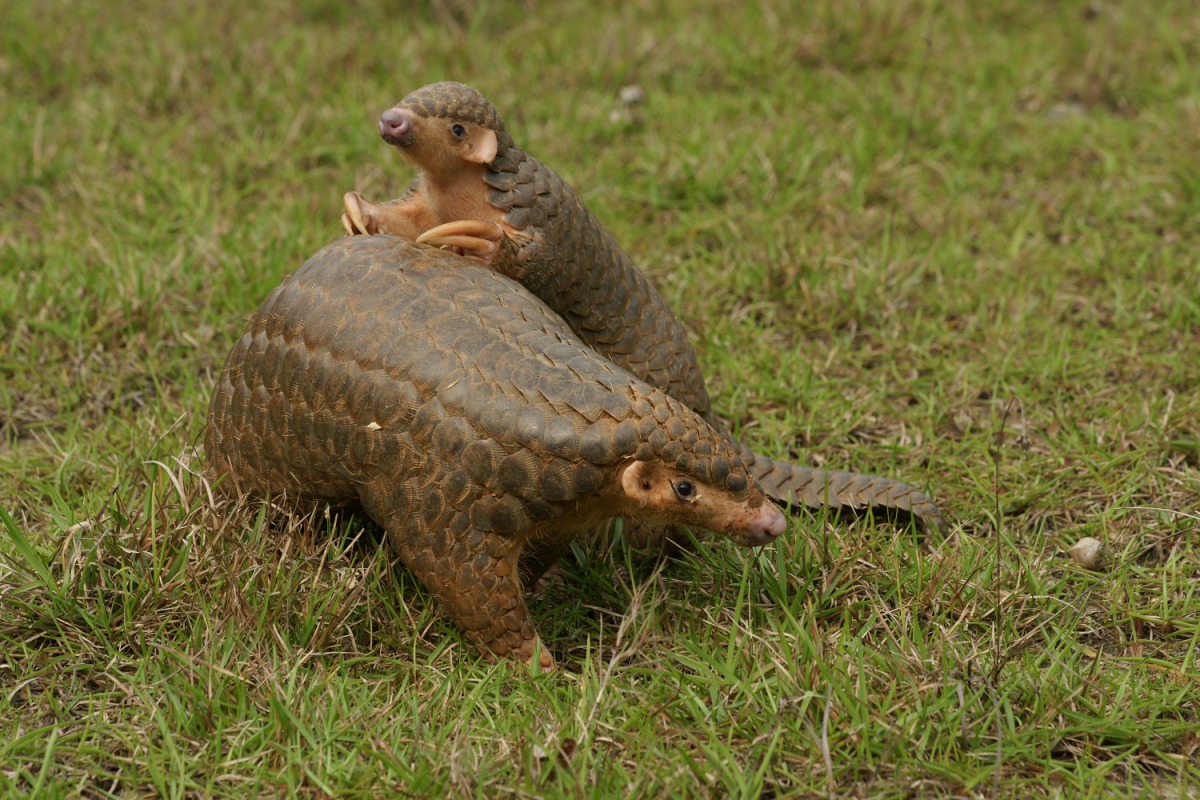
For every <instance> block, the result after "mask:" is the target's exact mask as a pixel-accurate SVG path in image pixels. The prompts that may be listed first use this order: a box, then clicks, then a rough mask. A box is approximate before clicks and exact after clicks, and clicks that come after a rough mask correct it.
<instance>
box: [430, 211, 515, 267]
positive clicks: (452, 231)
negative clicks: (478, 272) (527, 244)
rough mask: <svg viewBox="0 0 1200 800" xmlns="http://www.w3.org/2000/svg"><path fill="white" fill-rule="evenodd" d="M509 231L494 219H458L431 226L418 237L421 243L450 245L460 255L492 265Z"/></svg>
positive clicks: (441, 245) (446, 246)
mask: <svg viewBox="0 0 1200 800" xmlns="http://www.w3.org/2000/svg"><path fill="white" fill-rule="evenodd" d="M507 238H508V234H507V233H506V232H505V230H504V228H503V227H502V226H501V225H499V224H498V223H495V222H485V221H484V220H480V219H459V220H455V221H454V222H447V223H445V224H443V225H438V226H436V227H433V228H430V229H429V230H427V231H425V232H424V233H422V234H421V235H420V236H418V237H417V241H418V242H419V243H421V244H428V245H432V246H434V247H443V248H449V249H451V250H453V251H454V252H456V253H458V254H459V255H461V256H465V257H466V258H469V259H471V260H473V261H478V262H480V263H481V264H484V265H486V266H489V267H490V266H493V265H495V263H496V259H497V257H498V256H499V255H500V254H501V249H502V246H503V244H504V241H505V239H507Z"/></svg>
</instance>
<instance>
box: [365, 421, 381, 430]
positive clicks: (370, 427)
mask: <svg viewBox="0 0 1200 800" xmlns="http://www.w3.org/2000/svg"><path fill="white" fill-rule="evenodd" d="M382 429H383V426H382V425H380V424H379V423H378V422H376V421H374V420H371V422H369V423H368V424H367V430H369V431H378V430H382Z"/></svg>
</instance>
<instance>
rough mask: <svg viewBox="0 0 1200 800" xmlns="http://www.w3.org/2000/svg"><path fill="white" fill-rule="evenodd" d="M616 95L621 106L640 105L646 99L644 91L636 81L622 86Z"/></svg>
mask: <svg viewBox="0 0 1200 800" xmlns="http://www.w3.org/2000/svg"><path fill="white" fill-rule="evenodd" d="M617 97H618V98H620V100H621V105H623V106H640V105H641V104H642V103H644V102H645V101H646V92H645V91H643V90H642V87H641V86H638V85H637V84H636V83H631V84H629V85H628V86H622V87H621V91H619V92H617Z"/></svg>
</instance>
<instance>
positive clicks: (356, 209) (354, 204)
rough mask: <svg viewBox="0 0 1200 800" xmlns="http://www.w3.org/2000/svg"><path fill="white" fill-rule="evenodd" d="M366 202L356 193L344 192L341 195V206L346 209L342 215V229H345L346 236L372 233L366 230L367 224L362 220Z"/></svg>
mask: <svg viewBox="0 0 1200 800" xmlns="http://www.w3.org/2000/svg"><path fill="white" fill-rule="evenodd" d="M366 202H367V201H366V200H364V199H363V196H362V195H361V194H359V193H358V192H346V193H345V194H344V195H342V205H343V206H344V207H345V209H346V213H345V214H342V227H343V228H345V229H346V235H347V236H357V235H359V234H360V233H362V234H370V233H372V232H373V231H371V230H369V229H368V227H367V223H366V221H365V220H364V218H363V217H364V215H363V205H364V204H366Z"/></svg>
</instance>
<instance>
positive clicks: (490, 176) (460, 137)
mask: <svg viewBox="0 0 1200 800" xmlns="http://www.w3.org/2000/svg"><path fill="white" fill-rule="evenodd" d="M379 132H380V134H381V135H382V137H383V139H384V140H385V141H386V142H388V143H389V144H391V145H393V146H395V148H396V149H397V151H398V152H399V153H400V155H401V156H403V157H404V158H405V159H406V160H407V161H409V162H410V163H412V165H413V166H414V167H415V169H416V172H417V176H416V179H415V180H414V182H413V184H412V187H411V188H410V190H409V192H408V194H406V195H405V196H404V197H402V198H400V199H398V200H393V201H391V202H387V203H383V204H379V205H376V204H373V203H370V202H368V201H366V200H365V199H363V197H362V196H361V195H360V194H358V193H357V192H349V193H347V194H346V195H345V197H344V198H343V202H344V205H345V214H343V216H342V224H343V226H344V227H345V229H346V232H347V233H349V234H352V235H353V234H359V233H366V234H376V233H386V234H394V235H397V236H403V237H405V238H408V239H415V240H417V241H421V242H427V243H430V244H435V245H438V246H443V247H451V248H453V249H455V250H457V251H458V252H460V253H462V254H464V255H466V256H468V257H470V258H472V259H474V260H477V261H480V262H482V263H484V264H487V265H489V266H492V267H493V268H494V269H497V270H499V271H500V272H502V273H504V274H505V275H508V276H509V277H512V278H514V279H516V280H517V281H519V282H520V283H521V284H522V285H524V286H525V287H526V288H527V289H529V290H530V291H531V292H533V293H534V294H535V295H537V296H538V297H539V298H541V299H542V300H543V301H544V302H545V303H546V304H547V305H548V306H550V308H552V309H553V310H554V311H555V312H557V313H558V314H560V315H561V316H562V317H563V319H564V320H566V322H567V324H568V325H570V326H571V329H572V330H574V331H575V333H576V334H578V335H579V338H580V339H582V340H583V341H584V342H585V343H587V344H588V345H589V346H590V347H592V348H593V349H595V350H596V351H597V352H598V353H600V354H601V355H603V356H605V357H606V358H608V359H610V360H612V361H613V362H614V363H616V364H618V365H619V366H621V367H624V368H625V369H627V370H628V371H629V372H631V373H633V374H634V375H636V376H637V377H639V378H641V379H642V380H644V381H646V382H647V383H649V384H651V385H652V386H656V387H658V388H660V389H663V390H665V391H667V392H668V393H669V394H671V395H672V396H674V397H676V398H678V399H679V400H682V401H683V402H684V403H686V404H687V405H688V406H690V407H691V408H692V409H694V410H695V411H696V412H697V413H698V414H700V415H701V416H702V417H703V418H704V419H705V420H707V421H708V422H709V424H710V425H712V426H713V427H714V428H715V429H716V430H718V431H720V432H721V433H722V435H724V436H725V437H726V439H727V440H728V442H729V445H730V447H732V448H733V449H735V450H736V451H737V452H738V453H739V454H740V455H741V457H742V460H743V461H744V462H745V463H746V465H747V467H748V469H749V470H750V472H751V474H753V475H754V477H755V478H756V479H757V480H758V482H759V484H760V485H761V486H762V488H763V489H764V491H766V493H767V494H768V495H769V496H770V497H771V498H772V499H773V500H775V501H776V502H777V503H779V504H780V505H783V506H793V505H796V504H801V505H804V506H808V507H810V508H821V507H824V506H833V507H835V508H836V507H842V508H851V509H864V508H871V507H875V508H883V509H899V510H901V511H905V512H908V513H911V514H913V515H915V516H916V517H918V518H919V519H921V520H922V521H923V522H924V523H925V524H927V525H931V526H933V527H938V526H940V525H941V516H940V514H939V512H938V509H937V506H936V505H934V503H933V501H931V500H930V499H929V498H928V497H927V496H925V494H923V493H922V492H920V491H919V490H917V489H916V488H914V487H912V486H909V485H907V484H904V483H900V482H899V481H895V480H891V479H890V478H883V477H879V476H875V475H859V474H855V473H850V472H840V471H825V470H817V469H809V468H806V467H799V466H796V465H793V464H788V463H784V462H781V461H776V460H775V459H772V458H767V457H765V456H762V455H759V454H757V453H755V452H754V451H753V450H751V449H750V448H749V447H748V446H746V445H745V444H742V443H741V442H738V441H737V440H735V439H733V438H732V437H731V436H730V435H729V434H728V432H727V431H726V429H725V426H724V423H723V422H722V421H721V420H720V419H719V418H718V417H716V415H715V414H714V413H713V411H712V406H711V404H710V403H709V398H708V392H707V391H706V389H705V387H704V376H703V374H702V373H701V371H700V365H699V362H698V361H697V359H696V353H695V351H694V350H693V349H692V346H691V344H690V343H689V341H688V338H687V333H686V331H685V330H684V328H683V325H682V324H681V323H680V322H679V320H678V319H677V318H676V316H675V314H674V313H673V312H672V311H671V309H670V307H669V306H668V305H667V303H666V301H665V300H663V298H662V295H660V294H659V293H658V291H657V290H656V289H655V288H654V286H653V285H652V284H651V283H650V282H649V281H648V280H647V279H646V276H645V275H644V274H643V273H642V272H641V271H640V270H639V269H638V268H637V267H636V266H635V265H634V263H633V260H632V259H631V258H630V257H629V255H628V254H627V253H626V252H625V251H624V250H623V249H622V248H621V247H620V246H619V245H618V244H617V242H616V240H615V239H614V238H613V236H612V235H611V234H610V233H609V232H608V230H607V229H606V228H605V227H604V226H603V225H602V224H601V223H600V221H599V220H598V219H596V217H595V216H593V215H592V213H591V212H590V211H589V210H588V209H587V207H586V206H584V204H583V201H582V200H581V199H580V197H579V195H578V194H577V193H576V192H575V190H574V189H572V188H571V187H570V186H569V185H568V184H567V183H566V181H564V180H563V179H562V178H560V177H559V176H558V174H557V173H555V172H554V170H552V169H550V168H549V167H547V166H545V165H544V164H542V163H541V162H539V161H538V160H537V159H535V158H533V157H531V156H529V155H528V154H526V153H525V152H524V151H523V150H521V148H520V147H518V146H517V145H516V144H515V143H514V142H513V140H512V137H511V136H510V135H509V134H508V133H507V131H506V130H505V128H504V123H503V122H502V121H501V119H500V115H499V114H498V113H497V112H496V110H495V108H493V107H492V105H491V103H489V102H488V101H487V99H486V98H485V97H484V96H483V95H482V94H480V93H479V92H478V91H476V90H475V89H473V88H471V87H470V86H466V85H464V84H461V83H453V82H445V83H435V84H431V85H429V86H425V87H423V88H421V89H418V90H417V91H415V92H413V93H412V94H410V95H408V96H407V97H405V98H404V99H403V100H402V101H400V103H399V104H397V105H396V106H395V107H393V108H390V109H388V110H387V111H384V112H383V115H382V116H381V117H380V120H379Z"/></svg>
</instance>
